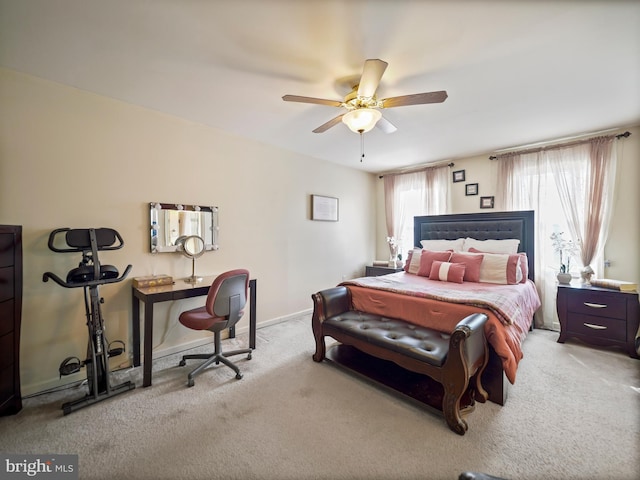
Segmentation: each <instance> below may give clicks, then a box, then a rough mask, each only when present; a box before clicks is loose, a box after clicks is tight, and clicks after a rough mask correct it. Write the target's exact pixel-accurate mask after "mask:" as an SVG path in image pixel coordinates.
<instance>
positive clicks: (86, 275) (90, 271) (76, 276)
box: [67, 265, 119, 283]
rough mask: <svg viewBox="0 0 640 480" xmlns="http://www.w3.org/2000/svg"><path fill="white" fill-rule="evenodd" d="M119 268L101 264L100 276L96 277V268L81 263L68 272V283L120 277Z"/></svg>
mask: <svg viewBox="0 0 640 480" xmlns="http://www.w3.org/2000/svg"><path fill="white" fill-rule="evenodd" d="M118 275H119V273H118V269H117V268H116V267H114V266H113V265H100V278H99V279H98V278H94V276H95V273H94V268H93V266H89V265H81V266H79V267H77V268H74V269H73V270H71V271H70V272H69V273H67V283H85V282H92V281H93V280H106V279H110V278H118Z"/></svg>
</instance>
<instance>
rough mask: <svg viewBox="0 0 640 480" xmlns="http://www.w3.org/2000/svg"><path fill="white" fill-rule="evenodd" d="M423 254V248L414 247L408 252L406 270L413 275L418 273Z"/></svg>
mask: <svg viewBox="0 0 640 480" xmlns="http://www.w3.org/2000/svg"><path fill="white" fill-rule="evenodd" d="M421 256H422V249H421V248H414V249H413V250H410V251H409V253H407V262H406V263H405V264H404V271H405V272H407V273H411V274H413V275H417V274H418V270H420V258H421Z"/></svg>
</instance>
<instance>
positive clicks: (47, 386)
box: [21, 308, 313, 398]
mask: <svg viewBox="0 0 640 480" xmlns="http://www.w3.org/2000/svg"><path fill="white" fill-rule="evenodd" d="M312 313H313V309H311V308H310V309H307V310H301V311H299V312H294V313H290V314H289V315H284V316H282V317H276V318H272V319H270V320H266V321H264V322H260V323H258V324H257V325H256V329H257V330H260V329H261V328H265V327H269V326H271V325H277V324H278V323H284V322H288V321H292V320H300V319H302V318H304V317H308V316H311V314H312ZM248 333H249V325H248V324H246V325H243V326H242V327H239V328H236V335H242V334H248ZM210 343H213V336H212V337H211V338H199V339H197V340H192V341H189V342H185V343H181V344H180V345H174V346H172V347H168V348H163V349H162V350H157V351H154V352H153V359H154V360H156V359H159V358H162V357H167V356H169V355H174V354H176V353H180V352H184V351H185V350H191V349H192V348H197V347H201V346H202V345H207V344H210ZM127 350H128V351H129V349H127ZM141 357H142V358H144V356H141ZM142 358H141V360H142ZM131 362H132V358H131V357H130V356H129V357H128V358H127V359H126V360H125V361H123V362H121V363H120V364H119V365H116V364H115V361H114V363H113V364H111V371H112V372H116V371H119V370H126V369H130V368H131ZM86 378H87V377H86V373H85V371H84V370H82V371H81V372H79V373H77V374H74V375H69V376H68V377H65V379H66V381H64V382H61V380H60V379H58V378H56V379H51V380H46V381H43V382H39V383H37V384H30V385H22V386H21V390H22V397H23V398H26V397H29V396H33V395H38V394H40V393H44V392H48V391H51V390H57V389H61V390H64V389H67V388H73V386H74V385H77V384H79V383H81V382H82V381H83V380H86Z"/></svg>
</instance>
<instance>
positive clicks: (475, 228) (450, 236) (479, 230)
mask: <svg viewBox="0 0 640 480" xmlns="http://www.w3.org/2000/svg"><path fill="white" fill-rule="evenodd" d="M534 226H535V225H534V212H533V210H526V211H519V212H490V213H461V214H457V215H426V216H420V217H414V218H413V244H414V245H415V246H416V247H420V246H421V245H420V240H436V239H443V240H455V239H457V238H466V237H471V238H475V239H476V240H490V239H493V240H504V239H507V238H517V239H519V240H520V246H519V249H518V251H520V252H525V253H526V254H527V259H528V260H529V278H530V279H531V280H533V279H534V273H535V272H534V264H535V262H534V259H535V248H534V235H533V232H534Z"/></svg>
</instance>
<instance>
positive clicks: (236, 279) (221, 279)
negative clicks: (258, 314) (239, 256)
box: [206, 268, 249, 327]
mask: <svg viewBox="0 0 640 480" xmlns="http://www.w3.org/2000/svg"><path fill="white" fill-rule="evenodd" d="M248 290H249V272H248V271H247V270H245V269H241V268H238V269H236V270H230V271H228V272H225V273H222V274H220V275H218V276H217V277H216V278H215V280H214V281H213V283H212V284H211V288H210V289H209V293H208V295H207V303H206V308H207V312H208V313H209V315H212V316H214V317H229V324H228V326H229V327H231V326H233V325H234V324H235V323H236V322H237V321H238V320H240V317H241V316H242V313H243V309H244V307H245V305H246V303H247V292H248Z"/></svg>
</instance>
